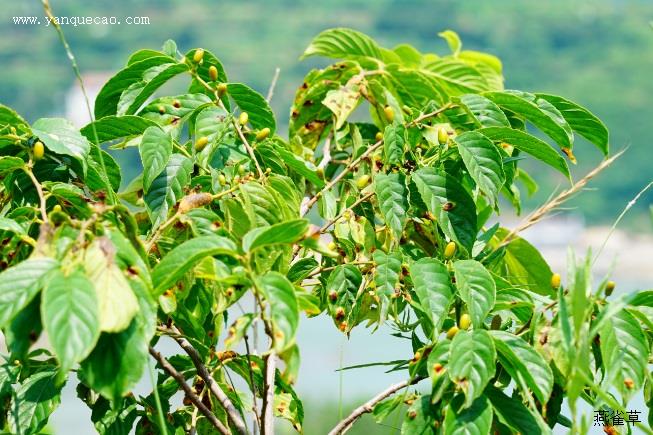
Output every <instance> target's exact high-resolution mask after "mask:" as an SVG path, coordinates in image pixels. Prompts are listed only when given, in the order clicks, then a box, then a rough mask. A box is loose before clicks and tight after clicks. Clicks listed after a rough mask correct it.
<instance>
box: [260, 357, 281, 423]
mask: <svg viewBox="0 0 653 435" xmlns="http://www.w3.org/2000/svg"><path fill="white" fill-rule="evenodd" d="M276 358H277V356H276V354H275V352H274V350H270V353H269V354H267V355H266V357H265V384H264V387H263V410H262V414H263V415H262V418H261V420H262V425H263V427H262V431H261V434H262V435H273V434H274V413H273V406H274V377H275V373H276Z"/></svg>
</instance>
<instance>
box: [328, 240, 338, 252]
mask: <svg viewBox="0 0 653 435" xmlns="http://www.w3.org/2000/svg"><path fill="white" fill-rule="evenodd" d="M327 248H329V250H330V251H335V250H336V249H337V248H338V245H336V244H335V242H329V244H328V245H327Z"/></svg>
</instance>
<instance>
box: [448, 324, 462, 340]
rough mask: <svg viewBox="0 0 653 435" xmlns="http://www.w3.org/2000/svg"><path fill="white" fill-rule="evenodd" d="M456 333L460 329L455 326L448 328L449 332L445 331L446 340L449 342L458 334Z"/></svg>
mask: <svg viewBox="0 0 653 435" xmlns="http://www.w3.org/2000/svg"><path fill="white" fill-rule="evenodd" d="M458 331H460V329H458V327H457V326H452V327H451V328H449V330H448V331H447V338H448V339H449V340H451V339H452V338H454V337H455V335H456V334H458Z"/></svg>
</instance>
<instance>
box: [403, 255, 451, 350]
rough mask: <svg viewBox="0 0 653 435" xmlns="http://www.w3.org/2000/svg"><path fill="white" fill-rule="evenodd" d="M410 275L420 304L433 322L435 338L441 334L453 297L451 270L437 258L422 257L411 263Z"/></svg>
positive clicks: (433, 335)
mask: <svg viewBox="0 0 653 435" xmlns="http://www.w3.org/2000/svg"><path fill="white" fill-rule="evenodd" d="M410 276H411V278H412V280H413V288H414V290H415V294H416V295H417V298H418V299H419V305H420V307H421V309H422V311H423V312H424V314H426V315H427V316H428V318H429V320H430V322H431V324H432V329H433V334H432V337H433V338H434V337H435V336H436V335H438V334H439V330H440V327H441V326H442V322H443V321H444V319H445V318H446V317H447V313H448V312H449V306H450V305H451V300H452V298H453V291H452V288H451V278H450V277H449V271H448V270H447V268H446V266H445V265H444V264H442V263H441V262H440V261H438V260H436V259H435V258H421V259H419V260H417V261H416V262H414V263H413V264H411V266H410Z"/></svg>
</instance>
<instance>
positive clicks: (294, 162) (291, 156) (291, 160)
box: [274, 146, 324, 189]
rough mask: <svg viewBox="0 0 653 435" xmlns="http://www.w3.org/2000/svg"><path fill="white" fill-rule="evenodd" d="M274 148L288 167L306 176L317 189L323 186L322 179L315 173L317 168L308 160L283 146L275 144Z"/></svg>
mask: <svg viewBox="0 0 653 435" xmlns="http://www.w3.org/2000/svg"><path fill="white" fill-rule="evenodd" d="M274 150H275V151H276V152H277V153H278V154H279V156H280V157H281V159H282V160H283V162H284V163H285V164H286V165H288V167H289V168H290V169H292V170H293V171H295V172H296V173H298V174H299V175H301V176H302V177H304V178H306V179H307V180H308V181H310V182H311V183H312V184H314V185H315V186H317V187H318V188H319V189H322V188H323V187H324V180H323V179H322V178H320V176H319V175H318V174H317V168H316V167H315V165H314V164H313V163H311V162H309V161H308V160H304V159H303V158H301V157H300V156H298V155H297V154H295V153H293V152H291V151H290V150H288V149H286V148H284V147H281V146H275V147H274Z"/></svg>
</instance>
